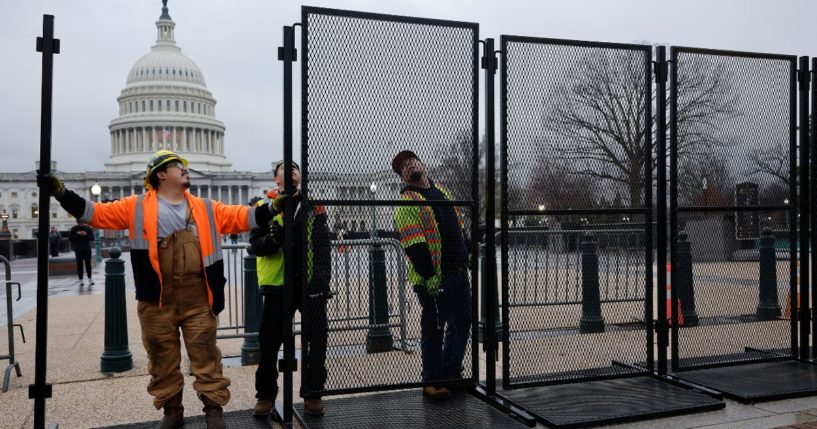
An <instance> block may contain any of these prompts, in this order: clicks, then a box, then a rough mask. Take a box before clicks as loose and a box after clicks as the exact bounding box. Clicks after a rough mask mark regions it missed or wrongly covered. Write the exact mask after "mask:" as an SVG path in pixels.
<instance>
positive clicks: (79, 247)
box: [68, 225, 94, 252]
mask: <svg viewBox="0 0 817 429" xmlns="http://www.w3.org/2000/svg"><path fill="white" fill-rule="evenodd" d="M80 231H83V232H85V235H81V234H79V232H80ZM68 239H69V240H70V241H71V247H73V248H74V251H75V252H79V251H84V250H91V243H93V242H94V230H93V228H91V227H90V226H88V225H74V226H73V227H71V232H70V233H69V234H68Z"/></svg>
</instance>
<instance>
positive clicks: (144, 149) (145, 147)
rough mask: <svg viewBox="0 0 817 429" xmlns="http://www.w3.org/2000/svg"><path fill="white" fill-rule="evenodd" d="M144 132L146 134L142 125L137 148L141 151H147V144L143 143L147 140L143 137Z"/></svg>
mask: <svg viewBox="0 0 817 429" xmlns="http://www.w3.org/2000/svg"><path fill="white" fill-rule="evenodd" d="M145 134H146V132H145V127H144V126H143V127H142V141H140V142H139V149H140V150H141V151H142V152H149V150H148V147H147V144H145V142H146V141H147V139H146V138H145Z"/></svg>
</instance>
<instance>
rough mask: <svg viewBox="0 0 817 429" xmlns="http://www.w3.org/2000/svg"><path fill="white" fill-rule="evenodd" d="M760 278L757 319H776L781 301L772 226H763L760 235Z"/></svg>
mask: <svg viewBox="0 0 817 429" xmlns="http://www.w3.org/2000/svg"><path fill="white" fill-rule="evenodd" d="M759 280H760V283H759V287H758V295H759V297H758V304H757V313H756V314H757V320H774V319H776V318H777V317H778V316H780V303H778V301H777V257H776V255H775V250H774V235H773V234H772V230H771V229H770V228H763V233H762V234H761V236H760V276H759Z"/></svg>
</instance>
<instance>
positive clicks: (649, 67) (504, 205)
mask: <svg viewBox="0 0 817 429" xmlns="http://www.w3.org/2000/svg"><path fill="white" fill-rule="evenodd" d="M509 43H531V44H543V45H564V46H571V47H588V48H600V49H620V50H629V51H641V52H643V53H644V78H645V81H644V85H645V90H646V93H647V94H652V90H653V55H652V47H651V46H648V45H638V44H624V43H608V42H592V41H583V40H567V39H553V38H541V37H527V36H513V35H504V34H503V35H502V36H501V37H500V52H501V53H502V60H501V64H502V67H501V71H500V133H501V134H500V149H499V150H500V183H501V210H500V217H501V218H500V246H501V262H500V266H501V272H502V281H501V288H500V290H501V294H502V295H501V304H502V307H501V309H500V311H501V314H502V327H503V330H502V341H503V342H504V346H503V348H502V357H503V363H502V387H503V389H512V388H523V387H529V386H541V385H550V384H563V383H573V382H587V381H594V380H603V379H609V378H623V377H632V376H640V375H645V374H648V373H651V372H652V371H653V369H654V366H655V363H654V359H653V353H654V352H653V348H654V347H653V344H654V341H655V340H654V332H655V326H654V323H653V314H652V301H653V286H654V285H653V279H652V264H653V250H652V248H653V246H654V245H653V234H652V222H653V217H654V212H655V209H654V206H653V204H652V199H653V196H652V195H653V189H652V188H653V177H652V168H653V160H652V153H651V152H652V147H653V145H654V144H655V142H654V141H652V131H653V124H652V123H653V112H652V103H646V104H645V107H644V119H645V123H644V124H645V127H646V129H645V133H646V134H645V135H646V136H647V137H645V138H646V139H649V140H650V144H645V155H646V157H645V160H646V161H645V168H644V201H645V204H644V205H643V207H642V208H633V209H613V210H595V209H588V210H580V209H576V210H539V211H535V212H534V211H511V210H509V208H508V150H509V148H508V144H509V143H508V101H509V100H508V55H507V53H508V44H509ZM610 213H616V214H635V215H643V216H644V219H645V221H644V230H645V255H644V257H645V267H647V269H645V299H644V320H645V325H646V327H645V334H646V338H645V354H646V357H647V359H646V362H645V367H644V368H643V370H641V371H633V372H632V373H629V374H622V375H616V376H613V377H610V376H609V375H586V376H582V377H576V378H570V379H565V380H551V381H536V382H532V383H512V382H511V374H510V369H511V368H510V359H511V356H510V348H511V347H513V344H512V343H511V341H510V323H509V322H510V315H509V314H510V308H509V302H510V297H509V288H508V278H509V272H508V235H509V234H508V233H509V217H510V216H511V215H527V214H534V215H564V214H576V215H582V214H588V215H589V214H610ZM634 369H635V368H634Z"/></svg>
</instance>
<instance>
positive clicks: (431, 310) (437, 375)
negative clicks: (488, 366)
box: [414, 272, 471, 383]
mask: <svg viewBox="0 0 817 429" xmlns="http://www.w3.org/2000/svg"><path fill="white" fill-rule="evenodd" d="M442 276H443V277H442V282H441V284H440V287H441V289H442V291H441V292H440V294H439V295H438V296H437V297H436V298H435V297H432V296H430V295H429V294H428V293H427V292H426V290H425V286H420V285H415V286H414V291H415V292H416V293H417V299H419V301H420V306H421V307H422V312H421V315H420V349H421V351H422V361H423V373H422V376H423V382H424V383H432V382H434V381H452V380H456V379H458V378H459V377H460V376H461V372H462V360H463V358H464V357H465V349H466V347H468V341H469V340H470V339H471V289H470V284H469V283H468V277H467V276H466V275H465V274H463V273H459V272H451V273H443V275H442Z"/></svg>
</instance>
